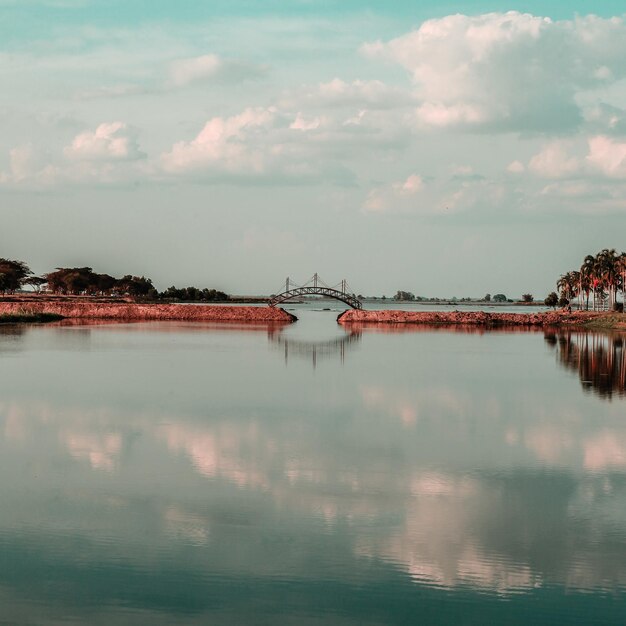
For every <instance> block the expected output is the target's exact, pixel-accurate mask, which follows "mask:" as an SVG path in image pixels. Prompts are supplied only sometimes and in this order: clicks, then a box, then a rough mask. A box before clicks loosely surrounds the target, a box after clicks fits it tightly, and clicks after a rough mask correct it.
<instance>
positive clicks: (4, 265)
mask: <svg viewBox="0 0 626 626" xmlns="http://www.w3.org/2000/svg"><path fill="white" fill-rule="evenodd" d="M31 274H32V272H31V271H30V268H29V267H28V265H26V263H24V261H12V260H11V259H0V291H1V292H2V293H6V292H7V291H8V292H13V291H15V290H16V289H19V288H20V287H21V286H22V284H23V283H24V280H25V279H26V278H27V277H28V276H30V275H31Z"/></svg>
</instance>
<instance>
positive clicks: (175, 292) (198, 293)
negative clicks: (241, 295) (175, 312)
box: [159, 287, 228, 302]
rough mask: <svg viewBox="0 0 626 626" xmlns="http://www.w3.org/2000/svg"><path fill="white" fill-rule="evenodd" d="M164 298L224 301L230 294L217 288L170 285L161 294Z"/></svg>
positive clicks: (192, 300)
mask: <svg viewBox="0 0 626 626" xmlns="http://www.w3.org/2000/svg"><path fill="white" fill-rule="evenodd" d="M159 298H161V299H162V300H181V301H183V302H224V301H226V300H228V295H227V294H225V293H224V292H223V291H217V290H215V289H206V288H205V289H198V288H197V287H183V288H182V289H178V288H177V287H168V288H167V289H166V290H165V291H163V292H162V293H160V294H159Z"/></svg>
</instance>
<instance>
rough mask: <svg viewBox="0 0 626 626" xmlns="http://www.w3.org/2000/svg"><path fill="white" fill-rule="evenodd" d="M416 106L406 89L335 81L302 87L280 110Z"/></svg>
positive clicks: (378, 83) (284, 100) (372, 82)
mask: <svg viewBox="0 0 626 626" xmlns="http://www.w3.org/2000/svg"><path fill="white" fill-rule="evenodd" d="M414 103H415V98H414V96H413V95H412V94H411V92H410V91H408V90H407V89H400V88H397V87H391V86H389V85H386V84H385V83H383V82H382V81H380V80H359V79H357V80H353V81H345V80H342V79H340V78H333V79H332V80H331V81H329V82H327V83H319V84H317V85H312V86H307V87H303V88H301V89H299V90H297V91H293V92H291V93H288V94H287V95H286V96H284V97H283V98H282V100H281V106H283V107H286V108H293V107H299V106H304V107H321V108H327V107H331V108H332V107H358V108H368V109H390V108H396V107H399V106H405V105H410V104H414Z"/></svg>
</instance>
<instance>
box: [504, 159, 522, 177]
mask: <svg viewBox="0 0 626 626" xmlns="http://www.w3.org/2000/svg"><path fill="white" fill-rule="evenodd" d="M506 171H507V172H511V174H521V173H522V172H525V171H526V167H525V166H524V164H523V163H522V162H521V161H511V163H509V164H508V165H507V168H506Z"/></svg>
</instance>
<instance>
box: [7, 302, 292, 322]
mask: <svg viewBox="0 0 626 626" xmlns="http://www.w3.org/2000/svg"><path fill="white" fill-rule="evenodd" d="M9 313H11V314H20V313H55V314H57V315H62V316H63V317H67V318H71V319H76V318H86V319H110V320H124V321H129V322H130V321H132V322H135V321H143V320H180V321H186V322H262V323H265V322H294V321H295V320H296V319H297V318H296V317H295V316H293V315H291V314H290V313H287V311H285V310H284V309H281V308H272V307H269V306H259V307H256V306H204V305H197V306H196V305H189V304H134V303H128V302H124V303H111V302H77V301H73V302H58V301H56V302H55V301H51V300H48V301H45V300H42V301H41V302H37V301H36V300H34V299H33V300H29V301H22V302H15V301H13V302H10V301H9V302H0V315H3V314H9Z"/></svg>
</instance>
